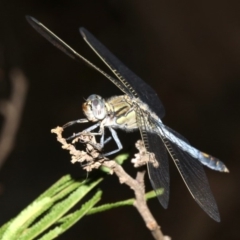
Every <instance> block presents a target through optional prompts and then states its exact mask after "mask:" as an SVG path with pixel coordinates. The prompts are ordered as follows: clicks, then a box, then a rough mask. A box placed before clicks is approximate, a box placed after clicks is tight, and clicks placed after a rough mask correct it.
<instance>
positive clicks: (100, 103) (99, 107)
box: [87, 94, 106, 120]
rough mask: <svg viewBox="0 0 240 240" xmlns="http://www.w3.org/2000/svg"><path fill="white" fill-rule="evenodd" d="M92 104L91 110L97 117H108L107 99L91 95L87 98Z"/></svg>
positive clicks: (99, 118)
mask: <svg viewBox="0 0 240 240" xmlns="http://www.w3.org/2000/svg"><path fill="white" fill-rule="evenodd" d="M87 100H88V101H89V103H90V104H91V110H92V113H93V116H94V117H95V119H98V120H102V119H104V118H105V117H106V108H105V101H104V99H103V98H101V97H100V96H98V95H95V94H93V95H91V96H89V97H88V99H87Z"/></svg>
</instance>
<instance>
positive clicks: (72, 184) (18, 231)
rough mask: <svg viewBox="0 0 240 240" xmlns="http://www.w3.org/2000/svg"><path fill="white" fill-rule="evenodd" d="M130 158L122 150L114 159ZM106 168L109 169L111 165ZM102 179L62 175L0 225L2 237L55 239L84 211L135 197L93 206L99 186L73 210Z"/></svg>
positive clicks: (5, 239)
mask: <svg viewBox="0 0 240 240" xmlns="http://www.w3.org/2000/svg"><path fill="white" fill-rule="evenodd" d="M127 158H128V155H127V154H121V155H120V156H118V157H117V158H116V159H115V160H116V161H117V162H118V163H120V164H122V163H123V162H124V161H125V160H126V159H127ZM104 171H105V170H104ZM105 172H109V169H106V171H105ZM101 181H102V179H99V180H97V181H90V180H85V181H82V182H79V181H76V180H74V179H72V178H71V177H70V176H69V175H67V176H64V177H62V178H61V179H60V180H59V181H57V182H56V183H55V184H53V185H52V186H51V187H50V188H49V189H47V190H46V191H45V192H44V193H42V194H41V195H40V196H39V197H38V198H37V199H36V200H35V201H33V202H32V203H31V204H30V205H29V206H27V207H26V208H25V209H24V210H23V211H22V212H20V213H19V214H18V215H17V216H16V217H15V218H14V219H12V220H10V221H9V222H7V223H6V224H4V225H3V226H2V227H1V228H0V240H31V239H36V237H37V238H38V239H39V240H51V239H55V238H56V237H58V236H59V235H60V234H62V233H64V232H65V231H66V230H68V229H69V228H70V227H71V226H72V225H74V224H75V223H76V222H77V221H78V220H80V219H81V218H82V217H83V216H85V215H90V214H95V213H100V212H102V211H107V210H110V209H113V208H117V207H122V206H130V205H133V204H134V201H135V199H134V198H132V199H128V200H124V201H119V202H116V203H109V204H103V205H101V206H97V207H94V206H95V205H96V204H97V203H98V201H99V200H100V199H101V195H102V192H101V191H100V190H97V191H96V192H95V194H94V195H93V197H91V198H90V199H89V200H87V201H86V202H85V203H83V204H82V205H81V207H80V208H79V209H77V210H75V211H71V212H70V210H71V209H72V208H73V207H74V206H75V205H76V204H77V203H78V202H79V201H80V200H82V199H83V198H84V197H85V196H86V195H87V194H88V193H89V192H90V191H91V190H93V188H95V187H96V186H97V185H98V184H99V183H100V182H101ZM162 192H163V190H161V189H159V190H158V193H159V194H162ZM145 197H146V200H148V199H151V198H153V197H156V194H155V192H154V191H151V192H149V193H146V194H145Z"/></svg>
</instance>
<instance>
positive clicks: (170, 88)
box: [0, 0, 240, 240]
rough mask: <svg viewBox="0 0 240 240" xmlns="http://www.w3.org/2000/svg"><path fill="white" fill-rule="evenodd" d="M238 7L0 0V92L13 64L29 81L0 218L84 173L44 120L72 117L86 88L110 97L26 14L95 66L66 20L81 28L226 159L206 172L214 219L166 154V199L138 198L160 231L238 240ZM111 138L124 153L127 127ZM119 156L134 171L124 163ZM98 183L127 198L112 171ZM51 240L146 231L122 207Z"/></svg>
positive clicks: (109, 90)
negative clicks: (164, 202)
mask: <svg viewBox="0 0 240 240" xmlns="http://www.w3.org/2000/svg"><path fill="white" fill-rule="evenodd" d="M239 12H240V3H239V1H234V0H230V1H229V0H228V1H226V0H225V1H223V0H220V1H219V0H218V1H216V0H208V1H206V0H202V1H196V0H191V1H190V0H182V1H160V0H150V1H143V0H134V1H118V0H112V1H100V0H95V1H93V0H89V1H80V0H79V1H11V0H5V1H4V0H1V1H0V47H1V55H2V56H1V66H0V67H1V71H2V72H3V73H4V75H3V77H2V78H1V79H0V83H1V85H0V86H1V91H0V93H1V98H2V99H7V98H8V97H9V94H10V92H11V85H10V83H9V78H8V72H9V70H10V69H11V68H13V67H16V66H17V67H20V68H21V69H22V70H23V71H24V73H25V75H26V77H27V78H28V81H29V82H28V83H29V90H28V94H27V100H26V105H25V107H24V112H23V115H22V119H21V124H20V128H19V130H18V134H17V138H16V140H15V146H14V149H13V151H12V152H11V154H10V155H9V157H8V159H7V161H6V162H5V164H4V166H3V167H2V168H1V172H0V181H1V195H0V224H3V223H4V222H6V221H8V220H9V219H10V218H12V217H14V216H15V215H16V214H17V213H19V211H20V210H22V209H23V208H24V207H25V206H27V205H28V204H29V203H30V202H31V201H32V200H33V199H34V198H36V197H37V196H38V195H39V194H40V193H41V192H42V191H43V190H45V189H46V188H47V187H49V186H50V185H51V184H52V183H53V182H55V181H56V180H57V179H59V178H60V177H61V176H62V175H65V174H68V173H71V174H73V175H74V176H79V177H80V176H82V175H83V174H84V173H83V172H82V171H81V168H80V166H79V165H78V164H75V165H72V164H71V163H70V156H69V155H68V153H67V152H66V151H64V150H62V149H61V147H60V144H58V143H57V142H56V140H55V136H54V135H52V134H50V129H51V128H53V127H56V126H57V125H62V124H64V123H66V122H68V121H70V120H73V119H77V118H81V117H83V114H82V110H81V104H82V102H83V101H84V98H87V97H88V96H89V95H90V94H92V93H96V94H99V95H102V96H103V97H110V96H112V95H116V94H121V92H120V91H119V90H118V89H117V88H116V87H115V86H114V85H113V84H112V83H110V82H109V81H108V80H107V79H104V77H102V76H100V75H99V74H98V73H96V72H95V71H93V70H92V69H90V68H88V67H87V66H86V65H85V64H79V63H77V62H74V61H73V60H71V59H70V58H69V57H67V56H66V55H64V54H63V53H62V52H60V51H59V50H57V49H56V48H54V47H53V46H52V45H51V44H49V43H48V42H47V41H46V40H45V39H44V38H42V37H41V36H40V35H39V34H38V33H36V32H35V31H34V30H33V29H32V28H31V27H30V25H29V24H28V23H27V22H26V20H25V17H24V16H25V15H26V14H29V15H32V16H34V17H35V18H37V19H38V20H40V21H41V22H42V23H44V24H45V25H46V26H48V27H49V28H50V29H51V30H52V31H54V32H55V33H56V34H57V35H58V36H60V37H61V38H62V39H64V40H65V41H66V42H67V43H69V44H70V46H72V47H73V48H74V49H75V50H77V51H79V52H80V53H81V54H83V55H84V56H86V57H87V58H88V59H90V60H91V61H92V62H94V63H96V64H97V65H99V66H100V67H102V68H104V69H105V70H106V68H105V67H104V66H103V64H102V63H101V62H100V60H99V59H97V57H96V56H95V55H94V54H93V53H92V52H91V50H90V49H89V47H88V46H87V45H86V44H85V43H84V41H83V40H82V39H81V36H80V34H79V32H78V28H79V27H80V26H84V27H85V28H87V29H88V30H89V31H91V32H92V33H93V34H94V35H95V36H96V37H97V38H98V39H99V40H100V41H101V42H103V43H104V44H105V45H106V46H107V47H108V48H109V49H110V50H111V51H112V52H113V53H114V54H115V55H116V56H118V57H119V58H120V59H121V60H122V61H123V62H124V63H125V64H126V65H127V66H128V67H129V68H130V69H132V70H133V71H134V72H136V73H137V74H138V75H139V76H140V77H141V78H142V79H144V80H145V81H146V82H147V83H148V84H150V85H151V86H152V87H153V88H154V89H155V90H156V92H157V93H158V95H159V96H160V98H161V100H162V102H163V103H164V105H165V108H166V117H165V118H164V119H163V121H164V123H165V124H166V125H168V126H170V127H171V128H173V129H175V130H176V131H178V132H180V133H181V134H182V135H184V136H185V137H186V138H188V139H189V140H190V142H191V143H192V144H193V145H194V146H196V147H197V148H198V149H201V150H203V151H205V152H208V153H211V154H212V155H214V156H217V157H218V158H219V159H221V160H223V161H224V162H225V163H226V164H227V166H228V168H229V169H230V174H223V173H218V172H214V171H210V170H208V169H206V172H207V175H208V179H209V182H210V185H211V189H212V191H213V194H214V196H215V198H216V202H217V203H218V206H219V211H220V214H221V223H216V222H214V221H213V220H212V219H210V218H209V217H208V216H207V215H206V214H205V213H204V212H203V211H202V210H201V209H200V208H199V207H198V205H197V204H196V203H195V201H194V200H193V199H192V198H191V196H190V194H189V193H188V191H187V189H186V187H185V186H184V183H183V181H182V180H181V178H180V177H179V174H178V172H177V170H176V169H175V167H174V166H173V164H172V162H171V194H170V203H169V208H168V209H167V210H164V209H163V208H162V207H161V206H160V204H159V203H158V201H157V200H156V199H154V200H151V201H150V202H149V206H150V209H151V211H152V212H153V214H154V216H155V217H156V219H157V221H158V223H159V225H161V227H162V231H163V232H164V233H165V234H167V235H169V236H171V237H172V239H184V240H192V239H194V240H202V239H205V240H208V239H231V240H233V239H240V233H239V223H240V221H239V200H240V194H239V181H240V174H239V167H240V161H239V157H240V150H239V149H240V148H239V144H240V137H239V134H240V123H239V122H240V14H239ZM2 120H3V119H2ZM120 136H121V139H122V141H123V142H124V150H125V151H130V152H131V153H134V151H135V148H134V142H135V141H136V140H137V139H138V137H139V135H138V134H131V133H128V134H126V133H121V134H120ZM126 165H127V166H126V169H127V170H128V171H130V172H131V173H133V176H134V174H135V171H136V170H135V169H133V167H132V166H131V164H130V163H127V164H126ZM93 175H94V174H93ZM90 176H91V175H90ZM146 179H147V178H146ZM146 182H147V186H148V187H149V189H150V186H149V183H148V180H146ZM101 188H102V189H103V190H104V196H103V201H105V202H112V201H116V200H121V199H126V198H128V197H132V193H131V191H130V190H128V189H127V187H125V186H120V185H119V183H118V180H117V178H116V177H115V176H111V177H108V178H107V179H106V181H105V183H103V184H102V185H101ZM59 239H88V240H90V239H139V240H140V239H151V235H150V233H149V232H148V230H147V229H146V227H145V226H144V223H143V221H142V219H141V218H140V217H139V215H138V213H137V211H136V210H135V209H134V208H132V207H125V208H122V209H118V210H112V211H109V212H106V213H102V214H99V215H96V216H95V215H94V216H89V217H85V218H84V219H83V220H81V221H80V222H79V223H78V224H76V226H74V227H73V228H72V229H70V230H69V231H68V232H67V233H65V234H63V235H62V236H61V237H59Z"/></svg>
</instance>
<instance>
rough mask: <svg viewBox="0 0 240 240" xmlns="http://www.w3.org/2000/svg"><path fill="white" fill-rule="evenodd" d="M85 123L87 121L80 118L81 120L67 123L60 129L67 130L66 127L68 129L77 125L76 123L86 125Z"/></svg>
mask: <svg viewBox="0 0 240 240" xmlns="http://www.w3.org/2000/svg"><path fill="white" fill-rule="evenodd" d="M86 122H88V119H86V118H81V119H77V120H74V121H71V122H68V123H66V124H64V125H63V126H62V127H63V128H67V127H70V126H72V125H75V124H77V123H86Z"/></svg>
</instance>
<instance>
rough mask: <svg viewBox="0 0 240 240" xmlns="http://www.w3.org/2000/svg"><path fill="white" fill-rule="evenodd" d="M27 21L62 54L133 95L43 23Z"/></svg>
mask: <svg viewBox="0 0 240 240" xmlns="http://www.w3.org/2000/svg"><path fill="white" fill-rule="evenodd" d="M26 19H27V21H28V22H29V23H30V25H31V26H32V27H33V28H34V29H35V30H36V31H37V32H38V33H40V34H41V35H42V36H43V37H44V38H46V39H47V40H48V41H49V42H50V43H52V44H53V45H54V46H55V47H56V48H58V49H60V50H61V51H62V52H64V53H65V54H67V55H68V56H69V57H71V58H73V59H75V60H77V61H81V62H82V61H83V62H85V63H86V64H87V65H88V66H90V67H92V68H93V69H95V70H96V71H98V72H99V73H101V74H102V75H103V76H105V77H106V78H108V79H109V80H110V81H111V82H113V83H114V84H115V85H116V86H117V87H118V88H119V89H120V90H121V91H122V92H124V93H125V94H128V95H131V92H130V91H129V89H127V88H126V87H125V85H124V84H123V83H122V82H121V81H119V80H118V79H115V78H113V77H111V76H110V75H108V74H107V73H105V72H104V71H103V70H101V69H100V68H98V67H97V66H96V65H94V64H93V63H91V62H90V61H88V60H87V59H86V58H84V57H83V56H82V55H80V54H79V53H77V52H76V51H75V50H74V49H72V48H71V47H70V46H69V45H68V44H66V43H65V42H64V41H63V40H62V39H60V38H59V37H58V36H56V35H55V34H54V33H53V32H52V31H50V30H49V29H48V28H47V27H46V26H44V25H43V24H42V23H41V22H39V21H38V20H36V19H35V18H33V17H30V16H26Z"/></svg>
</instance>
